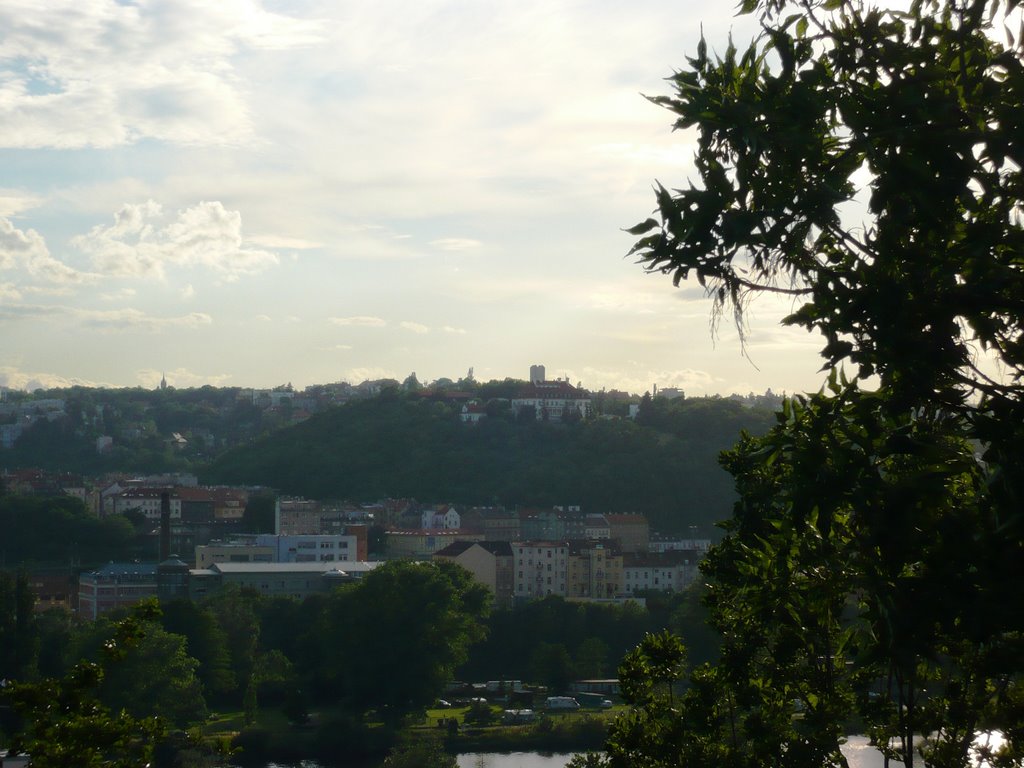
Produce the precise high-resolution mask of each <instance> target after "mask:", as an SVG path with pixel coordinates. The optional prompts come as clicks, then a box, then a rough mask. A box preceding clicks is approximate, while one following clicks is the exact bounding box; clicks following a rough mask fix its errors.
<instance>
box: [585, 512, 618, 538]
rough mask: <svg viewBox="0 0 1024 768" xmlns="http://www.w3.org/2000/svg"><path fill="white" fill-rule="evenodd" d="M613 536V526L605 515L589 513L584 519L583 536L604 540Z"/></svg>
mask: <svg viewBox="0 0 1024 768" xmlns="http://www.w3.org/2000/svg"><path fill="white" fill-rule="evenodd" d="M611 537H612V532H611V528H610V527H609V525H608V520H607V518H605V516H604V515H587V516H586V517H585V518H584V520H583V538H585V539H589V540H591V541H595V540H596V541H603V540H606V539H610V538H611Z"/></svg>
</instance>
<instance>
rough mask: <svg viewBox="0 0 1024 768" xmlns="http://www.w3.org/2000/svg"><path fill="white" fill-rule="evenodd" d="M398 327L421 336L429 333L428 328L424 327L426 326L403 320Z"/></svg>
mask: <svg viewBox="0 0 1024 768" xmlns="http://www.w3.org/2000/svg"><path fill="white" fill-rule="evenodd" d="M398 325H399V326H401V327H402V328H404V329H405V330H407V331H410V332H412V333H417V334H421V335H422V334H424V333H430V328H429V327H428V326H426V325H423V323H414V322H411V321H408V320H405V321H403V322H401V323H399V324H398Z"/></svg>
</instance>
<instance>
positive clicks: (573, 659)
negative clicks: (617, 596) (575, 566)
mask: <svg viewBox="0 0 1024 768" xmlns="http://www.w3.org/2000/svg"><path fill="white" fill-rule="evenodd" d="M677 599H681V596H676V597H674V598H671V597H666V598H665V599H664V604H663V606H661V608H663V610H662V609H661V608H659V610H658V611H655V612H651V611H646V610H644V609H642V608H639V607H637V606H635V605H625V606H615V605H599V604H585V603H577V602H571V601H568V600H565V599H563V598H561V597H557V596H554V595H552V596H549V597H546V598H544V599H543V600H533V601H530V602H529V603H526V604H525V605H522V606H519V607H517V608H515V609H513V610H502V611H494V612H493V613H492V614H491V615H490V617H489V618H488V620H487V626H488V631H487V637H486V638H485V639H484V640H482V641H481V642H479V643H477V644H475V645H474V646H473V647H472V649H471V651H470V657H469V659H468V661H467V662H466V664H465V665H464V666H463V667H462V668H461V669H460V670H459V673H458V675H459V677H460V679H475V680H494V679H518V680H536V681H537V682H543V683H544V684H547V685H554V686H555V687H557V688H564V683H565V682H566V680H567V676H569V677H575V676H586V677H592V676H595V675H596V671H595V670H596V669H598V668H600V667H601V665H602V664H609V665H614V664H616V663H617V662H618V660H619V659H621V658H622V656H623V655H624V654H625V653H626V652H627V651H628V650H629V649H630V648H632V647H633V646H634V645H636V644H637V643H638V642H639V641H640V639H641V638H642V637H643V636H644V634H645V633H646V632H649V631H654V630H657V629H661V628H663V627H666V626H668V622H669V620H670V617H669V614H670V613H671V610H672V609H671V607H670V605H672V604H674V601H675V600H677ZM545 646H547V647H546V648H545ZM563 652H565V654H567V656H568V661H566V656H565V655H563ZM553 656H557V658H555V659H554V660H552V657H553ZM556 664H557V665H560V668H557V667H556V666H555V665H556Z"/></svg>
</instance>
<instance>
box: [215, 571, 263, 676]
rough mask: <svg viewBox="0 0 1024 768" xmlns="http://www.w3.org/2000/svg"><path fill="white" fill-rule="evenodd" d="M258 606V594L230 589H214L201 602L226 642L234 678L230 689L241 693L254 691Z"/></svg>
mask: <svg viewBox="0 0 1024 768" xmlns="http://www.w3.org/2000/svg"><path fill="white" fill-rule="evenodd" d="M258 604H259V596H258V595H256V594H255V593H252V592H246V591H243V590H241V589H239V588H238V587H234V586H227V587H225V588H223V589H219V590H217V592H216V593H214V594H213V595H211V596H210V597H208V598H207V599H206V600H205V601H204V602H203V607H205V608H207V609H208V610H209V611H210V613H212V614H213V616H214V617H215V618H216V621H217V624H218V625H219V627H220V631H221V632H222V633H223V635H224V637H225V639H226V641H227V650H228V656H229V659H230V665H231V672H232V674H233V676H234V685H233V690H235V691H237V692H239V693H243V694H245V693H246V692H247V691H248V689H249V687H250V685H252V686H253V691H255V687H254V686H255V683H254V681H253V674H254V672H255V669H256V659H257V654H258V651H259V647H260V622H259V618H258V616H257V613H256V610H257V605H258ZM225 690H227V689H225Z"/></svg>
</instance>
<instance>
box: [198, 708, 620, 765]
mask: <svg viewBox="0 0 1024 768" xmlns="http://www.w3.org/2000/svg"><path fill="white" fill-rule="evenodd" d="M465 715H466V711H465V710H439V711H438V710H431V711H430V712H428V714H427V717H425V718H424V719H423V720H422V721H421V722H418V723H412V724H407V725H406V726H405V727H403V728H401V729H398V730H396V729H389V728H386V727H385V726H384V725H383V724H380V723H369V724H364V723H360V722H357V721H356V720H355V719H353V718H351V717H346V716H344V715H343V714H341V713H331V712H326V713H318V714H317V715H315V716H314V717H313V718H311V720H310V722H309V723H307V724H305V725H295V724H292V723H289V722H288V720H287V719H286V718H285V717H284V716H283V715H281V714H280V713H275V712H272V711H271V712H261V714H260V717H259V718H258V719H257V722H256V723H254V724H252V725H250V726H246V727H243V728H240V729H239V730H237V732H229V731H208V732H207V738H220V739H223V738H225V737H227V738H229V739H230V744H231V748H232V758H231V760H232V762H233V763H235V764H237V765H241V766H265V765H267V764H268V763H270V762H275V763H299V762H300V761H302V760H310V759H312V760H316V761H318V762H320V763H322V764H324V765H332V764H334V765H340V764H344V765H345V766H354V765H365V766H373V765H379V764H380V762H381V761H383V759H384V758H385V757H386V756H387V754H388V751H389V750H390V748H391V747H392V746H394V744H396V743H398V742H399V741H405V740H409V739H436V740H438V741H439V742H440V743H441V744H442V746H443V747H444V750H445V751H446V752H449V753H451V754H463V753H470V752H548V753H551V752H583V751H588V750H596V749H600V748H601V746H602V745H603V744H604V740H605V736H606V733H607V727H608V722H609V720H610V719H611V718H612V717H613V716H614V714H613V713H611V712H591V713H584V712H572V713H555V714H551V715H541V716H539V717H538V719H537V720H536V721H535V722H532V723H529V724H523V725H499V724H489V725H477V724H473V723H467V722H466V721H465ZM495 717H497V712H495Z"/></svg>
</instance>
